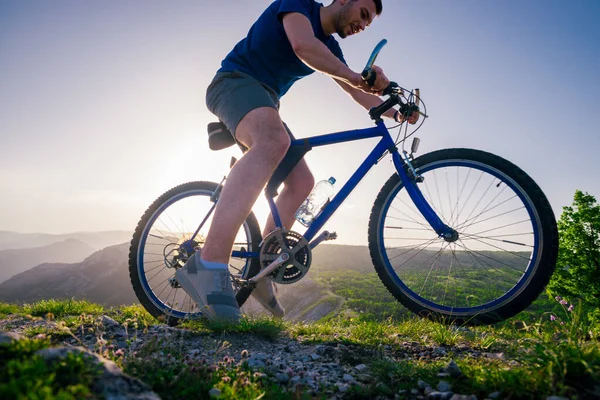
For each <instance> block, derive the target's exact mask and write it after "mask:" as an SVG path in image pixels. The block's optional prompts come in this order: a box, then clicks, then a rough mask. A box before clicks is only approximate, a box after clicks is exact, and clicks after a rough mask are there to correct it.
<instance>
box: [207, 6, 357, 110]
mask: <svg viewBox="0 0 600 400" xmlns="http://www.w3.org/2000/svg"><path fill="white" fill-rule="evenodd" d="M321 7H323V5H322V4H321V3H317V2H316V1H314V0H276V1H275V2H273V3H272V4H271V5H270V6H269V7H268V8H267V9H266V10H265V12H263V13H262V15H261V16H260V17H259V18H258V20H257V21H256V22H255V23H254V25H252V27H251V28H250V31H249V32H248V36H247V37H246V38H245V39H242V40H241V41H240V42H239V43H238V44H237V45H236V46H235V47H234V48H233V50H232V51H231V52H230V53H229V54H228V55H227V57H225V59H224V60H223V62H222V63H221V68H220V69H219V71H234V70H237V71H240V72H243V73H246V74H248V75H250V76H252V77H254V78H256V79H257V80H259V81H260V82H262V83H264V84H265V85H267V86H269V87H270V88H272V89H273V90H274V91H275V93H277V95H278V96H279V97H280V98H281V97H282V96H283V95H284V94H285V93H286V92H287V91H288V90H289V88H290V86H292V84H293V83H294V82H296V81H297V80H298V79H300V78H303V77H305V76H307V75H310V74H312V73H313V72H315V71H314V70H313V69H312V68H310V67H309V66H308V65H306V64H304V63H303V62H302V61H301V60H300V59H299V58H298V56H296V53H294V50H293V49H292V45H291V44H290V41H289V40H288V37H287V35H286V33H285V29H284V28H283V22H282V19H283V16H284V15H285V14H286V13H290V12H298V13H301V14H303V15H305V16H306V17H307V18H308V19H309V20H310V22H311V24H312V27H313V31H314V34H315V37H316V38H317V39H319V40H320V41H321V42H323V44H325V46H327V48H329V50H331V52H332V53H333V54H335V55H336V56H337V57H338V58H339V59H340V60H341V61H342V62H343V63H344V64H346V61H345V60H344V55H343V54H342V49H340V46H339V44H338V42H337V41H336V40H335V39H334V38H333V36H331V35H330V36H325V32H323V27H322V26H321V13H320V10H321Z"/></svg>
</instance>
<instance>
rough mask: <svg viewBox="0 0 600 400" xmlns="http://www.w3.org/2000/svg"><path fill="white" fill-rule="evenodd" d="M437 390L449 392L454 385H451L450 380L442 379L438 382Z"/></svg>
mask: <svg viewBox="0 0 600 400" xmlns="http://www.w3.org/2000/svg"><path fill="white" fill-rule="evenodd" d="M437 390H438V391H440V392H449V391H451V390H452V385H450V384H449V383H448V382H446V381H440V382H439V383H438V384H437Z"/></svg>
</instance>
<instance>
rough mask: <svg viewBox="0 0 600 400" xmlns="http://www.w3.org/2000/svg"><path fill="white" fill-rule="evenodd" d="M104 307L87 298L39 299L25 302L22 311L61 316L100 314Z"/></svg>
mask: <svg viewBox="0 0 600 400" xmlns="http://www.w3.org/2000/svg"><path fill="white" fill-rule="evenodd" d="M103 311H104V307H102V306H101V305H99V304H94V303H90V302H89V301H87V300H74V299H68V300H54V299H51V300H41V301H38V302H36V303H32V304H25V305H24V306H23V312H24V313H26V314H31V315H33V316H38V317H48V316H50V317H53V318H62V317H65V316H68V315H80V314H91V315H95V316H98V315H100V314H102V312H103Z"/></svg>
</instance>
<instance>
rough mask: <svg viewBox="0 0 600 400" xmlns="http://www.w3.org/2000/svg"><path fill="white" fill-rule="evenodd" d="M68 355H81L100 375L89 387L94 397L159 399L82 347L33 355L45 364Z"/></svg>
mask: <svg viewBox="0 0 600 400" xmlns="http://www.w3.org/2000/svg"><path fill="white" fill-rule="evenodd" d="M70 353H75V354H83V358H84V359H85V360H86V362H89V363H90V364H92V365H94V366H96V367H97V368H98V369H99V371H100V374H99V375H98V376H97V377H96V378H95V381H94V383H93V384H92V385H90V388H92V389H93V390H94V391H95V392H97V393H96V395H98V396H101V397H102V398H105V399H108V400H122V399H140V400H141V399H144V400H159V399H160V397H159V396H158V395H157V394H156V393H154V392H152V391H151V390H150V388H149V387H148V386H147V385H146V384H145V383H143V382H142V381H140V380H139V379H137V378H133V377H131V376H129V375H127V374H125V373H124V372H123V371H121V370H120V369H119V367H117V365H116V364H115V363H114V362H112V361H110V360H106V359H104V358H102V357H100V356H98V355H97V354H94V353H90V352H88V351H87V350H86V349H84V348H83V347H55V348H49V349H42V350H38V351H37V352H36V353H35V354H37V355H39V356H40V357H41V358H42V359H44V360H45V361H46V362H47V363H54V362H56V361H59V360H62V359H64V358H65V357H66V356H67V355H68V354H70Z"/></svg>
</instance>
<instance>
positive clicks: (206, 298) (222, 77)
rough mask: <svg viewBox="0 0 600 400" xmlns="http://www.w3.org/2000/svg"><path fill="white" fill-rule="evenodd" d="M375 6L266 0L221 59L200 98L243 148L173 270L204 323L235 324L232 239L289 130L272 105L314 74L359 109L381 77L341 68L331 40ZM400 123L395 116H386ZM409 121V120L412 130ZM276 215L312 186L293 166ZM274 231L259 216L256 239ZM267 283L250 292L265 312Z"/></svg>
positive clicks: (373, 1)
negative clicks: (188, 251)
mask: <svg viewBox="0 0 600 400" xmlns="http://www.w3.org/2000/svg"><path fill="white" fill-rule="evenodd" d="M381 11H382V3H381V0H334V1H333V3H331V4H330V5H329V6H327V7H324V6H323V5H322V4H321V3H317V2H316V1H314V0H276V1H274V2H273V3H272V4H271V5H270V6H269V7H268V8H267V9H266V10H265V11H264V12H263V14H262V15H261V16H260V17H259V18H258V20H257V21H256V22H255V23H254V25H252V27H251V28H250V31H249V32H248V35H247V37H246V38H244V39H243V40H241V41H240V42H239V43H238V44H237V45H236V46H235V47H234V49H233V50H232V51H231V52H230V53H229V54H228V55H227V56H226V58H225V59H224V60H223V62H222V64H221V68H220V69H219V70H218V71H217V74H216V76H215V77H214V79H213V81H212V82H211V84H210V85H209V87H208V89H207V93H206V103H207V106H208V109H209V110H210V111H211V112H212V113H213V114H215V115H216V116H217V117H218V118H219V120H220V121H221V122H222V123H224V124H225V126H226V127H227V129H228V130H229V132H231V133H232V135H233V136H234V139H235V141H236V142H237V143H238V145H239V146H240V147H241V148H242V150H243V151H244V155H243V157H241V159H240V160H239V161H238V162H237V163H236V164H235V165H234V167H233V168H232V169H231V171H230V173H229V175H228V177H227V181H226V184H225V185H224V187H223V191H222V192H221V195H220V197H219V201H218V202H217V206H216V209H215V213H214V217H213V223H212V225H211V227H210V230H209V232H208V235H207V237H206V241H205V244H204V247H203V248H202V250H201V254H200V251H198V252H196V254H195V255H194V256H193V257H191V258H190V259H189V260H188V262H187V263H186V265H185V266H184V268H182V269H179V270H178V271H177V272H176V275H175V276H176V279H177V281H178V282H179V284H180V285H181V286H182V287H183V289H184V290H185V291H186V292H187V293H188V294H189V295H190V297H192V299H194V300H195V301H196V302H197V303H198V305H199V306H200V307H201V308H202V309H204V310H205V311H206V314H207V316H208V317H211V318H215V317H218V318H224V319H229V320H233V321H237V320H238V319H239V318H240V316H241V314H240V310H239V306H238V304H237V302H236V300H235V293H234V292H233V288H232V285H231V280H230V276H229V271H228V264H229V258H230V255H231V250H232V247H233V243H234V240H235V236H236V233H237V232H238V230H239V228H240V226H241V225H242V223H243V222H244V220H245V219H246V217H247V216H248V214H249V213H250V211H251V209H252V207H253V205H254V203H255V202H256V200H257V198H258V196H259V195H260V192H261V190H262V189H263V188H264V187H265V185H266V183H267V181H268V180H269V178H270V177H271V175H272V174H273V172H274V171H275V169H276V167H277V166H278V165H279V163H280V161H281V160H282V159H283V157H284V155H285V154H286V152H287V150H288V148H289V146H290V141H291V140H292V139H293V136H292V133H291V132H290V130H289V129H288V127H287V125H285V123H284V122H283V121H282V120H281V118H280V116H279V111H278V110H279V100H280V98H281V97H282V96H283V95H284V94H285V93H286V92H287V91H288V90H289V88H290V87H291V86H292V84H293V83H294V82H295V81H297V80H298V79H301V78H303V77H305V76H307V75H310V74H311V73H313V72H314V71H319V72H321V73H324V74H326V75H329V76H330V77H332V78H333V79H334V81H335V82H336V83H337V84H338V85H340V86H341V87H342V89H344V90H345V91H346V92H347V93H348V94H350V96H351V97H352V98H353V99H354V100H355V101H356V102H357V103H359V104H360V105H362V106H363V107H364V108H365V109H367V110H369V109H371V108H372V107H375V106H377V105H379V104H381V103H382V100H381V99H380V98H379V97H378V96H379V95H381V93H382V92H383V90H384V89H385V88H386V87H387V86H388V84H389V80H388V78H387V77H386V76H385V74H384V73H383V71H382V70H381V68H379V67H377V66H374V67H373V71H374V72H375V73H376V79H375V82H374V84H373V85H372V86H370V85H369V84H368V83H366V82H365V81H364V80H363V78H362V77H361V75H360V73H357V72H354V71H353V70H352V69H350V68H349V67H348V65H347V64H346V61H345V60H344V56H343V54H342V50H341V49H340V46H339V44H338V42H337V41H336V39H335V38H334V37H333V36H332V35H333V34H334V33H337V35H338V36H339V37H340V38H342V39H343V38H346V37H347V36H351V35H354V34H356V33H359V32H362V31H364V30H365V29H366V28H367V27H368V26H369V25H370V24H371V23H372V22H373V20H374V18H375V17H376V16H378V15H380V14H381ZM384 115H385V116H386V117H388V118H392V119H394V120H396V121H401V120H402V118H403V117H402V115H400V114H399V113H398V112H396V111H395V110H393V109H391V110H389V111H388V112H386V114H384ZM417 118H418V114H417V113H414V114H413V115H411V116H410V118H409V122H410V123H415V122H416V119H417ZM283 183H284V188H283V190H282V191H281V193H280V194H279V196H278V198H277V202H276V205H277V209H278V210H279V214H280V217H281V221H282V223H283V225H284V226H285V227H288V228H289V227H291V226H292V224H293V223H294V214H295V212H296V210H297V209H298V207H299V206H300V205H301V204H302V202H303V201H304V200H305V199H306V197H307V196H308V194H309V193H310V191H311V190H312V188H313V186H314V178H313V176H312V174H311V172H310V170H309V168H308V166H307V164H306V162H305V161H304V160H301V161H300V162H299V163H298V164H297V165H296V166H295V167H294V169H293V170H292V171H291V172H290V174H289V175H288V176H287V178H286V179H285V180H284V182H283ZM274 228H275V223H274V221H273V217H272V215H270V216H269V218H268V220H267V223H266V226H265V229H264V231H263V237H264V236H266V234H268V233H269V232H271V231H272V230H273V229H274ZM273 289H274V287H273V283H272V281H271V280H270V279H269V278H268V277H265V278H263V279H261V280H260V281H259V282H258V284H257V286H256V288H255V289H254V290H253V292H252V295H253V296H254V297H255V298H256V299H257V300H258V301H259V302H260V303H261V304H262V305H263V306H264V307H265V308H267V309H268V310H269V311H270V312H271V313H272V314H274V315H276V316H280V317H281V316H283V314H284V310H283V308H282V307H281V306H280V304H279V303H278V301H277V299H276V297H275V295H274V290H273Z"/></svg>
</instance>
